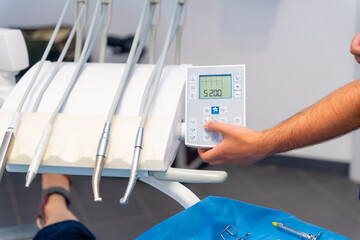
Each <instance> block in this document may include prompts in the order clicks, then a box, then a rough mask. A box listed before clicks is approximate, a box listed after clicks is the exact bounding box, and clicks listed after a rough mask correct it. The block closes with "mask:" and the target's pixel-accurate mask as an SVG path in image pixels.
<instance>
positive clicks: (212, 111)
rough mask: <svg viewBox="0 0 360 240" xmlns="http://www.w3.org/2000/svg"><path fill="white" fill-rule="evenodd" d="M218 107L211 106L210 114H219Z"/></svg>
mask: <svg viewBox="0 0 360 240" xmlns="http://www.w3.org/2000/svg"><path fill="white" fill-rule="evenodd" d="M219 112H220V110H219V106H212V107H211V114H219Z"/></svg>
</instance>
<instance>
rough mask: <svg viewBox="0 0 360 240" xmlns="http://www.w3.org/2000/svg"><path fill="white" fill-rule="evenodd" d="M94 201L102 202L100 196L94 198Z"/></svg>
mask: <svg viewBox="0 0 360 240" xmlns="http://www.w3.org/2000/svg"><path fill="white" fill-rule="evenodd" d="M94 202H102V198H101V197H97V198H94Z"/></svg>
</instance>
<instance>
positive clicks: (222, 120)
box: [219, 117, 227, 123]
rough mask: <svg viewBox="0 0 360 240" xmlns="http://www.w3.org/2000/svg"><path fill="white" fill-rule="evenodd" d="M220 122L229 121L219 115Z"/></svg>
mask: <svg viewBox="0 0 360 240" xmlns="http://www.w3.org/2000/svg"><path fill="white" fill-rule="evenodd" d="M219 122H221V123H227V118H226V117H219Z"/></svg>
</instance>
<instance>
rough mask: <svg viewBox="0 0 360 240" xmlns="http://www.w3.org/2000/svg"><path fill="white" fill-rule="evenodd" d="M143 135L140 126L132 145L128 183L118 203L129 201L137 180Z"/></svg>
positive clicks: (124, 203) (142, 129) (123, 203)
mask: <svg viewBox="0 0 360 240" xmlns="http://www.w3.org/2000/svg"><path fill="white" fill-rule="evenodd" d="M143 136H144V128H142V127H140V128H139V129H138V132H137V135H136V140H135V147H134V155H133V161H132V163H133V165H132V166H131V173H130V178H129V182H128V185H127V187H126V191H125V194H124V196H123V197H122V198H121V199H120V204H122V205H126V204H128V202H129V198H130V195H131V193H132V191H133V189H134V187H135V183H136V181H137V177H138V172H139V165H140V156H141V150H142V142H143Z"/></svg>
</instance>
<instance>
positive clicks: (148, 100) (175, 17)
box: [120, 0, 185, 205]
mask: <svg viewBox="0 0 360 240" xmlns="http://www.w3.org/2000/svg"><path fill="white" fill-rule="evenodd" d="M184 4H185V1H184V0H177V1H176V5H175V8H174V12H173V14H172V18H171V20H170V25H169V29H168V32H167V35H166V39H165V44H164V48H163V50H162V52H161V55H160V58H159V59H158V62H157V64H156V67H155V69H154V71H153V74H152V76H154V78H153V79H151V78H150V80H149V81H148V84H147V88H146V91H148V93H147V92H146V93H145V94H144V96H143V98H142V103H141V107H140V111H139V116H141V120H140V124H139V127H138V132H137V135H136V140H135V146H134V154H133V160H132V164H131V171H130V177H129V182H128V185H127V187H126V191H125V194H124V196H123V197H122V198H121V199H120V204H123V205H125V204H127V203H128V201H129V197H130V195H131V193H132V191H133V189H134V187H135V184H136V181H137V178H138V172H139V165H140V157H141V150H142V142H143V136H144V128H145V124H146V122H147V118H148V115H149V112H150V108H151V106H152V103H153V100H154V97H155V95H156V90H157V88H158V85H159V81H160V77H161V74H162V70H163V67H164V63H165V58H166V56H167V52H168V49H169V47H170V45H171V42H172V40H173V38H174V35H175V33H176V30H177V28H178V25H179V22H180V19H181V15H182V11H183V8H184Z"/></svg>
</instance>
